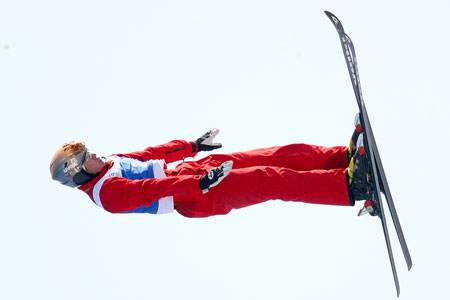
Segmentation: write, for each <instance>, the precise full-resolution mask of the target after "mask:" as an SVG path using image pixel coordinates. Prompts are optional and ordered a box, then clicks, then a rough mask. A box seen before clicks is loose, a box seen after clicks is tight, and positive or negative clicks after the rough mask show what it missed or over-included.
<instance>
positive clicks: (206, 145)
mask: <svg viewBox="0 0 450 300" xmlns="http://www.w3.org/2000/svg"><path fill="white" fill-rule="evenodd" d="M218 134H219V129H217V128H214V129H211V130H210V131H208V132H207V133H205V134H204V135H202V136H201V137H199V138H198V139H197V140H196V141H195V142H191V144H192V152H194V153H195V152H200V151H211V150H214V149H218V148H220V147H222V144H220V143H213V139H214V138H215V137H216V136H217V135H218Z"/></svg>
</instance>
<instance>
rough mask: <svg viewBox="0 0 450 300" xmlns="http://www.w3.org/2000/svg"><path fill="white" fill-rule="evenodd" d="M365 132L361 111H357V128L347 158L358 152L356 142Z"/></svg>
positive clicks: (351, 139) (349, 158)
mask: <svg viewBox="0 0 450 300" xmlns="http://www.w3.org/2000/svg"><path fill="white" fill-rule="evenodd" d="M362 132H363V126H362V123H361V119H360V113H359V112H358V113H356V116H355V130H354V131H353V134H352V137H351V138H350V143H349V145H348V148H347V158H348V161H349V162H350V160H351V159H352V157H353V156H354V155H355V152H356V142H357V141H358V137H359V135H360V134H361V133H362Z"/></svg>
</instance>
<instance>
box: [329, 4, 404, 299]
mask: <svg viewBox="0 0 450 300" xmlns="http://www.w3.org/2000/svg"><path fill="white" fill-rule="evenodd" d="M325 14H326V15H327V16H328V18H329V19H330V20H331V22H332V23H333V25H334V26H335V28H336V30H337V32H338V34H339V38H340V41H341V45H342V50H343V51H344V56H345V61H346V64H347V68H348V72H349V75H350V79H351V81H352V86H353V91H354V93H355V97H356V100H357V103H358V107H359V111H360V114H361V116H362V120H361V122H362V126H363V128H364V132H365V133H366V134H365V135H364V144H365V147H366V148H367V151H368V153H369V155H370V165H371V168H372V174H373V179H374V188H375V191H374V195H373V198H374V199H373V202H374V206H375V211H376V212H377V215H378V216H379V218H380V220H381V224H382V227H383V232H384V237H385V241H386V246H387V250H388V255H389V261H390V263H391V269H392V274H393V276H394V282H395V287H396V290H397V297H398V296H399V295H400V284H399V280H398V275H397V270H396V267H395V261H394V256H393V253H392V246H391V240H390V237H389V231H388V227H387V223H386V217H385V213H384V207H383V201H382V198H381V192H383V194H384V196H385V200H386V203H387V206H388V208H389V211H390V214H391V218H392V221H393V223H394V227H395V230H396V233H397V237H398V240H399V243H400V246H401V248H402V251H403V255H404V257H405V261H406V265H407V267H408V270H410V269H411V267H412V260H411V255H410V253H409V250H408V246H407V244H406V240H405V237H404V235H403V230H402V227H401V225H400V221H399V218H398V215H397V210H396V209H395V205H394V202H393V199H392V195H391V192H390V189H389V185H388V182H387V179H386V175H385V172H384V168H383V164H382V162H381V158H380V154H379V152H378V147H377V144H376V141H375V137H374V134H373V131H372V127H371V125H370V120H369V116H368V114H367V110H366V106H365V103H364V100H363V97H362V91H361V84H360V80H359V73H358V65H357V62H356V54H355V48H354V46H353V43H352V40H351V39H350V37H349V36H348V35H347V34H346V33H345V31H344V28H343V26H342V24H341V22H340V21H339V19H338V18H337V17H336V16H335V15H334V14H332V13H330V12H328V11H325Z"/></svg>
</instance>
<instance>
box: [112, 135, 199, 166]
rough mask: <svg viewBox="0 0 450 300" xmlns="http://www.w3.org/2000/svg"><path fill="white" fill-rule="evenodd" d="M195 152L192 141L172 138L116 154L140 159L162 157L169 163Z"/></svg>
mask: <svg viewBox="0 0 450 300" xmlns="http://www.w3.org/2000/svg"><path fill="white" fill-rule="evenodd" d="M197 152H198V151H197V147H196V146H195V145H194V142H188V141H184V140H173V141H170V142H168V143H166V144H162V145H158V146H150V147H147V148H145V149H144V150H142V151H136V152H131V153H126V154H116V155H117V156H125V157H130V158H135V159H138V160H141V161H146V160H150V159H164V160H165V161H166V163H171V162H174V161H177V160H182V159H185V158H186V157H194V156H195V155H196V154H197Z"/></svg>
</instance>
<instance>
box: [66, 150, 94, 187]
mask: <svg viewBox="0 0 450 300" xmlns="http://www.w3.org/2000/svg"><path fill="white" fill-rule="evenodd" d="M88 153H89V152H88V149H87V148H86V147H83V149H82V150H81V151H80V152H78V153H76V154H74V155H72V156H71V157H70V158H69V159H68V160H67V162H66V163H65V165H64V173H65V174H67V175H69V176H70V177H72V178H75V177H76V175H77V174H79V173H80V172H81V171H82V170H83V164H84V162H85V161H86V158H87V156H88ZM74 181H75V180H74Z"/></svg>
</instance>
